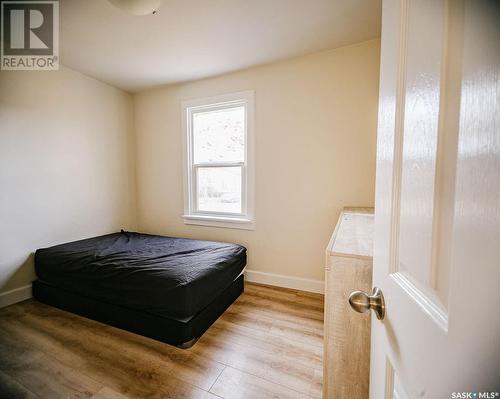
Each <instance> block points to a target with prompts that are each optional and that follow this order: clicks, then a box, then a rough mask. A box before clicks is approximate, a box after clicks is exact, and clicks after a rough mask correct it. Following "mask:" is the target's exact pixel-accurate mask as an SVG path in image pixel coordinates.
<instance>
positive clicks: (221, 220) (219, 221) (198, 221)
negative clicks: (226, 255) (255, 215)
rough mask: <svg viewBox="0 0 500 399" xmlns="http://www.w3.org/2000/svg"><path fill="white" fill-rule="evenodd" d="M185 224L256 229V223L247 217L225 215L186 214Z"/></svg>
mask: <svg viewBox="0 0 500 399" xmlns="http://www.w3.org/2000/svg"><path fill="white" fill-rule="evenodd" d="M183 218H184V224H192V225H197V226H209V227H222V228H226V229H243V230H255V223H254V222H253V221H252V220H250V219H246V218H231V217H223V216H205V215H184V216H183Z"/></svg>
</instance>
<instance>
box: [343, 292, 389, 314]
mask: <svg viewBox="0 0 500 399" xmlns="http://www.w3.org/2000/svg"><path fill="white" fill-rule="evenodd" d="M349 305H351V308H353V309H354V310H355V311H356V312H358V313H366V312H369V311H370V309H372V310H373V311H374V312H375V314H376V315H377V319H379V320H384V317H385V301H384V295H383V294H382V290H381V289H380V288H378V287H373V291H372V294H371V295H368V294H367V293H366V292H364V291H354V292H352V293H351V295H349Z"/></svg>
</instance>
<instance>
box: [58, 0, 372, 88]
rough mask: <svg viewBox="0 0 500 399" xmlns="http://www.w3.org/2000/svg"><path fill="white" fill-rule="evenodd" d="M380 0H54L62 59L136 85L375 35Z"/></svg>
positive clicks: (195, 76) (107, 78) (122, 83)
mask: <svg viewBox="0 0 500 399" xmlns="http://www.w3.org/2000/svg"><path fill="white" fill-rule="evenodd" d="M380 18H381V5H380V0H163V4H162V6H161V8H160V9H159V11H158V12H157V14H155V15H147V16H132V15H128V14H126V13H125V12H123V11H121V10H119V9H117V8H115V7H114V6H112V5H111V4H110V3H109V2H108V1H107V0H61V1H60V36H59V40H60V60H61V63H62V64H64V65H66V66H68V67H70V68H73V69H76V70H78V71H80V72H83V73H84V74H86V75H89V76H92V77H94V78H97V79H99V80H102V81H104V82H108V83H110V84H111V85H113V86H116V87H119V88H122V89H125V90H127V91H132V92H134V91H139V90H142V89H145V88H149V87H153V86H156V85H160V84H170V83H176V82H181V81H187V80H193V79H199V78H203V77H207V76H213V75H218V74H222V73H226V72H230V71H235V70H238V69H243V68H247V67H250V66H253V65H258V64H264V63H268V62H273V61H277V60H281V59H286V58H291V57H295V56H299V55H303V54H307V53H312V52H315V51H320V50H325V49H329V48H335V47H340V46H344V45H348V44H352V43H357V42H361V41H365V40H369V39H372V38H376V37H379V36H380Z"/></svg>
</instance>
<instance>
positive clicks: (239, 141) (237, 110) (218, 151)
mask: <svg viewBox="0 0 500 399" xmlns="http://www.w3.org/2000/svg"><path fill="white" fill-rule="evenodd" d="M244 149H245V107H243V106H240V107H234V108H226V109H222V110H217V111H207V112H195V113H194V114H193V152H194V163H201V162H243V161H244V154H245V151H244Z"/></svg>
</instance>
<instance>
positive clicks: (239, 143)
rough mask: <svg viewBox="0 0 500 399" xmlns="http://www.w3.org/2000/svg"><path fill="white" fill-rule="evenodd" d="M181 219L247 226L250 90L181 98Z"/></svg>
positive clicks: (249, 207)
mask: <svg viewBox="0 0 500 399" xmlns="http://www.w3.org/2000/svg"><path fill="white" fill-rule="evenodd" d="M182 108H183V130H184V142H185V161H184V163H185V173H184V180H185V182H184V184H185V194H184V196H185V199H184V222H185V223H187V224H199V225H207V226H217V227H232V228H243V229H252V228H253V223H254V215H253V153H252V151H253V113H254V93H253V91H245V92H241V93H234V94H228V95H222V96H217V97H212V98H207V99H200V100H191V101H184V102H183V107H182Z"/></svg>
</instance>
